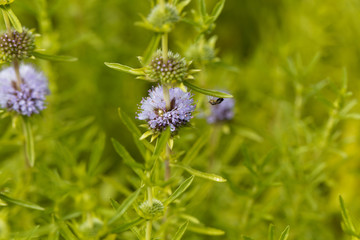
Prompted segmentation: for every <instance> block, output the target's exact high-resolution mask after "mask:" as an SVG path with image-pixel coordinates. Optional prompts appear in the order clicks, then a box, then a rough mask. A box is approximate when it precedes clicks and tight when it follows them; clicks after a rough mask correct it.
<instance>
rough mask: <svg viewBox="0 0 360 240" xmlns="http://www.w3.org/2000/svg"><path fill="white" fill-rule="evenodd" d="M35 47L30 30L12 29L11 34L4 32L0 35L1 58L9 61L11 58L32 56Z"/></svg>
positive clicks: (19, 58)
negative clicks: (19, 30)
mask: <svg viewBox="0 0 360 240" xmlns="http://www.w3.org/2000/svg"><path fill="white" fill-rule="evenodd" d="M34 49H35V37H34V35H33V33H32V32H31V31H29V30H28V29H26V28H23V31H22V33H19V32H18V31H16V30H13V31H12V33H11V36H10V35H9V34H8V33H4V34H2V35H1V36H0V51H1V54H2V58H1V60H2V61H4V62H11V61H12V60H13V59H18V60H22V59H26V58H29V57H31V56H32V52H33V51H34Z"/></svg>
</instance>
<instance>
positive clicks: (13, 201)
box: [0, 193, 45, 211]
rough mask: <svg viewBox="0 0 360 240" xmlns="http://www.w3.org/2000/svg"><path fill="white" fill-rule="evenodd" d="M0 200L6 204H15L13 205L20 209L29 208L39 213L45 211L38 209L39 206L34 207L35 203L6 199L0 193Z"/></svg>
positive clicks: (41, 208) (6, 197)
mask: <svg viewBox="0 0 360 240" xmlns="http://www.w3.org/2000/svg"><path fill="white" fill-rule="evenodd" d="M0 199H1V200H3V201H5V202H7V203H12V204H15V205H18V206H21V207H26V208H30V209H34V210H39V211H44V210H45V208H43V207H40V206H39V205H36V204H35V203H31V202H26V201H22V200H18V199H14V198H11V197H8V196H6V195H4V194H1V193H0Z"/></svg>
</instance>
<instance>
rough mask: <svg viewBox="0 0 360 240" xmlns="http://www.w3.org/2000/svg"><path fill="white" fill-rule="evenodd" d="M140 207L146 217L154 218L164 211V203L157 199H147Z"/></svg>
mask: <svg viewBox="0 0 360 240" xmlns="http://www.w3.org/2000/svg"><path fill="white" fill-rule="evenodd" d="M139 208H140V210H141V212H142V213H143V214H144V217H145V218H146V219H152V218H154V217H156V216H159V215H162V214H163V212H164V204H163V203H162V202H161V201H160V200H157V199H153V200H152V203H150V202H149V200H147V201H145V202H143V203H141V204H140V206H139Z"/></svg>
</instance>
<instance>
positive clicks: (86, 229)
mask: <svg viewBox="0 0 360 240" xmlns="http://www.w3.org/2000/svg"><path fill="white" fill-rule="evenodd" d="M103 225H104V223H103V221H101V220H100V219H99V218H97V217H88V218H87V219H86V220H85V222H83V223H82V224H81V225H80V227H79V229H80V231H81V232H83V233H84V235H85V236H86V237H95V236H96V235H97V234H98V232H99V231H100V230H101V228H102V227H103Z"/></svg>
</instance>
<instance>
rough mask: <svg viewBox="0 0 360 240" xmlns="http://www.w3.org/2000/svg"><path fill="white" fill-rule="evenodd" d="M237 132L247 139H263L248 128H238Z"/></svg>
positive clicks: (257, 140)
mask: <svg viewBox="0 0 360 240" xmlns="http://www.w3.org/2000/svg"><path fill="white" fill-rule="evenodd" d="M237 134H239V135H241V136H243V137H246V138H248V139H251V140H254V141H256V142H262V141H263V138H262V137H261V136H260V135H259V134H257V133H256V132H254V131H253V130H251V129H248V128H238V129H237Z"/></svg>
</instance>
